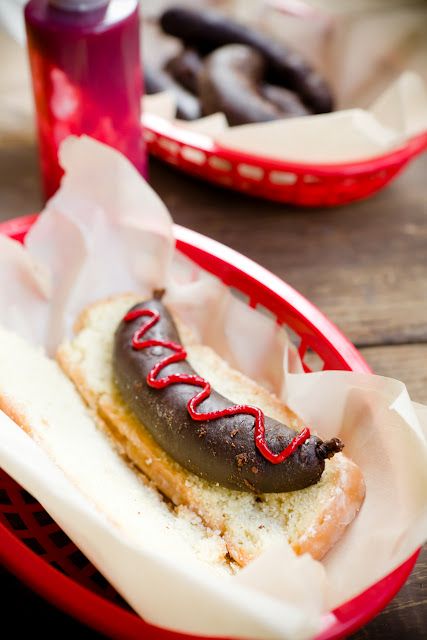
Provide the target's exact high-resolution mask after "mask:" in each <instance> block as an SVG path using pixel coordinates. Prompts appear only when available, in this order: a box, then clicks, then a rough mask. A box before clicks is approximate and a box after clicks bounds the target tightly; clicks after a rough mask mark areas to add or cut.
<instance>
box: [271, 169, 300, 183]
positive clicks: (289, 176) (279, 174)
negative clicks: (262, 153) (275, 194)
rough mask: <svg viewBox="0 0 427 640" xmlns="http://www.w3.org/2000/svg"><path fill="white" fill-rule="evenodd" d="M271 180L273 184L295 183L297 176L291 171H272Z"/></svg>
mask: <svg viewBox="0 0 427 640" xmlns="http://www.w3.org/2000/svg"><path fill="white" fill-rule="evenodd" d="M269 177H270V182H272V183H273V184H295V182H296V181H297V176H296V174H295V173H290V172H289V171H271V173H270V176H269Z"/></svg>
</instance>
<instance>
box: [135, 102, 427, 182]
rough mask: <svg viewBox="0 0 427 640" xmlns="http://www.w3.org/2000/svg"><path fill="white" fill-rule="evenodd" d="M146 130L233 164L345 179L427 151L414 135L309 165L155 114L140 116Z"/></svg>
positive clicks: (426, 138)
mask: <svg viewBox="0 0 427 640" xmlns="http://www.w3.org/2000/svg"><path fill="white" fill-rule="evenodd" d="M141 121H142V125H143V128H144V129H146V130H148V131H150V132H151V133H154V134H155V135H158V136H162V137H166V138H169V139H170V140H173V141H175V142H178V143H179V144H182V145H186V146H189V147H193V148H195V149H198V150H200V151H203V152H206V153H209V154H212V155H217V156H219V157H220V158H222V159H224V160H229V161H230V162H239V163H247V164H254V165H261V166H263V167H265V166H268V167H269V168H270V169H272V170H277V171H284V172H290V173H292V172H295V173H307V174H315V175H318V176H325V177H327V176H337V175H340V176H341V177H343V178H346V177H347V178H348V177H354V176H359V175H362V174H367V173H376V172H380V171H383V170H385V169H387V168H389V167H391V166H396V165H397V166H399V165H402V164H404V163H406V162H407V161H408V160H410V159H411V158H413V157H415V156H416V155H418V154H420V153H422V152H423V151H425V150H427V131H424V132H421V133H418V134H416V135H414V136H411V137H410V138H409V139H408V140H407V141H406V142H405V143H403V144H402V145H399V146H398V147H397V148H395V149H392V150H391V151H388V152H386V153H383V154H379V155H377V156H374V157H372V158H368V159H366V160H358V161H354V162H335V163H333V162H331V163H309V162H296V161H292V160H278V159H277V158H273V157H269V156H268V155H260V154H255V153H253V154H252V153H248V152H240V151H234V150H232V149H229V148H228V147H222V146H220V145H219V144H217V143H216V142H215V141H214V139H213V138H212V137H211V136H209V135H207V134H205V133H200V132H199V131H193V130H191V129H185V128H184V127H180V126H177V125H176V124H175V123H174V122H173V121H170V120H167V119H166V118H162V117H161V116H158V115H156V114H154V113H147V112H146V113H144V114H143V115H142V117H141Z"/></svg>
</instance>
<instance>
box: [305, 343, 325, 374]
mask: <svg viewBox="0 0 427 640" xmlns="http://www.w3.org/2000/svg"><path fill="white" fill-rule="evenodd" d="M304 364H305V366H306V369H308V370H310V371H322V370H323V369H324V367H325V363H324V361H323V360H322V358H321V357H320V356H319V355H318V354H317V353H316V352H315V351H313V349H311V348H310V347H309V348H308V349H307V351H306V352H305V354H304Z"/></svg>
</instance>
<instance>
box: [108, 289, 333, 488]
mask: <svg viewBox="0 0 427 640" xmlns="http://www.w3.org/2000/svg"><path fill="white" fill-rule="evenodd" d="M136 309H150V310H152V311H156V312H158V313H159V314H160V319H159V321H158V322H157V324H155V325H154V326H153V327H152V328H151V329H149V330H148V331H147V333H146V334H145V335H144V339H155V340H172V341H173V342H176V343H179V342H180V340H179V335H178V331H177V329H176V326H175V324H174V322H173V320H172V317H171V315H170V314H169V312H168V310H167V309H166V307H165V306H164V305H163V303H162V302H161V301H160V300H159V299H153V300H150V301H148V302H143V303H141V304H138V305H136V306H135V307H133V308H132V310H136ZM140 326H141V318H137V319H135V320H131V321H124V320H123V321H122V322H121V323H120V325H119V326H118V328H117V330H116V333H115V338H114V349H113V369H114V378H115V383H116V385H117V388H118V390H119V392H120V393H121V395H122V397H123V399H124V401H125V403H126V404H127V405H128V407H129V408H130V409H131V411H132V412H133V413H134V414H135V416H136V417H137V418H138V420H139V421H140V422H141V424H142V425H144V427H145V428H146V429H147V430H148V431H149V432H150V433H151V435H152V436H153V437H154V439H155V440H156V442H157V443H158V444H159V445H160V446H161V447H162V448H163V449H164V450H165V451H166V452H167V453H168V454H169V455H170V456H171V457H172V458H173V459H174V460H176V461H177V462H178V463H179V464H181V465H182V466H183V467H184V468H185V469H187V470H188V471H190V472H192V473H194V474H196V475H197V476H199V477H200V478H203V479H204V480H207V481H208V482H212V483H218V484H219V485H221V486H223V487H228V488H229V489H236V490H239V491H246V492H255V493H272V492H274V493H279V492H285V491H295V490H298V489H303V488H305V487H308V486H310V485H312V484H315V483H316V482H318V480H319V479H320V477H321V475H322V473H323V470H324V466H325V459H326V458H329V457H331V456H332V455H334V453H336V452H337V451H341V449H342V447H343V445H342V443H341V442H340V441H339V440H337V439H333V440H330V441H328V442H322V441H321V440H320V439H319V438H318V437H316V436H311V437H310V438H309V439H308V440H306V441H305V442H304V444H303V445H301V446H300V447H298V449H297V450H296V451H295V452H294V453H293V454H292V455H291V456H290V457H289V458H288V459H287V460H285V461H284V462H282V463H280V464H272V463H271V462H269V461H268V460H266V459H265V458H264V457H263V456H262V455H261V454H260V453H259V451H258V449H257V448H256V446H255V443H254V418H253V417H252V416H250V415H246V414H244V415H237V416H229V417H225V418H218V419H214V420H208V421H202V422H199V421H195V420H193V419H192V418H191V416H190V414H189V412H188V410H187V403H188V401H189V400H190V399H191V398H193V397H194V396H195V395H196V393H197V389H196V388H195V387H194V386H191V385H189V384H182V383H179V384H173V385H170V386H168V387H166V388H164V389H161V390H160V389H159V390H157V389H153V388H152V387H150V386H149V385H148V384H147V381H146V379H147V375H148V373H149V372H150V371H151V370H152V368H153V367H154V365H156V364H157V363H159V361H161V360H163V359H164V358H165V357H166V356H169V355H170V354H171V351H170V349H167V348H165V347H157V346H154V347H148V348H144V349H142V350H136V349H134V347H133V346H132V338H133V336H134V334H135V332H136V330H137V329H138V328H139V327H140ZM176 373H180V374H182V373H185V374H190V375H191V374H193V375H194V374H195V372H194V370H193V369H192V367H191V366H190V365H189V363H188V362H187V361H186V360H184V361H182V362H177V363H175V364H170V365H168V366H166V367H165V368H164V369H162V371H161V374H160V377H164V376H166V375H170V374H176ZM232 405H233V403H232V402H231V400H228V399H227V398H225V397H224V396H222V395H220V394H219V393H217V392H215V391H214V390H212V392H211V395H210V397H209V398H207V399H206V400H204V401H203V403H202V404H201V411H203V412H210V411H218V410H220V409H225V408H228V407H230V406H232ZM265 427H266V441H267V444H268V446H269V448H270V450H271V451H273V452H274V453H279V452H280V451H282V450H283V449H284V448H285V447H286V446H288V445H289V443H290V442H291V441H292V440H293V438H294V437H295V435H296V432H295V431H294V430H293V429H291V428H289V427H287V426H285V425H284V424H281V423H280V422H278V421H277V420H273V419H271V418H266V420H265Z"/></svg>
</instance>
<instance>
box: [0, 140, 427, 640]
mask: <svg viewBox="0 0 427 640" xmlns="http://www.w3.org/2000/svg"><path fill="white" fill-rule="evenodd" d="M35 155H36V154H35V148H34V144H33V142H32V140H31V137H30V138H27V137H25V138H23V139H20V138H14V139H10V140H9V142H7V144H3V145H2V146H0V195H1V197H0V220H5V219H7V218H9V217H13V216H17V215H22V214H25V213H30V212H33V211H37V210H39V208H40V205H41V202H40V197H39V192H38V174H37V166H36V157H35ZM151 164H152V166H151V180H152V184H153V186H154V188H155V189H156V191H157V192H158V193H159V194H160V196H161V197H162V198H163V200H164V201H165V202H166V204H167V206H168V207H169V210H170V211H171V213H172V216H173V218H174V220H175V222H177V223H179V224H182V225H185V226H187V227H190V228H192V229H196V230H197V231H200V232H201V233H204V234H206V235H209V236H211V237H213V238H215V239H217V240H219V241H221V242H223V243H225V244H227V245H229V246H231V247H233V248H234V249H237V250H238V251H241V252H242V253H244V254H246V255H248V256H249V257H251V258H253V259H254V260H256V261H257V262H259V263H260V264H262V265H263V266H265V267H267V268H268V269H270V270H271V271H272V272H273V273H275V274H277V275H278V276H280V277H281V278H283V279H284V280H286V281H287V282H289V283H290V284H291V285H293V286H294V287H296V288H297V289H298V290H299V291H300V292H301V293H303V294H304V295H305V296H307V297H308V298H309V299H310V300H311V301H312V302H314V303H315V304H316V305H318V307H320V309H322V310H323V311H324V312H325V313H326V314H327V315H328V316H329V318H330V319H331V320H333V321H334V322H335V323H336V324H337V325H338V326H339V327H340V328H341V329H342V331H343V332H344V333H345V334H346V335H347V336H348V337H349V338H350V339H351V340H352V341H353V342H354V343H355V344H356V345H357V346H358V347H359V348H360V350H361V352H362V354H363V355H364V357H365V358H366V360H367V361H368V362H369V363H370V365H371V366H372V368H373V369H374V371H375V372H376V373H379V374H383V375H387V376H394V377H397V378H400V379H401V380H403V381H405V382H406V383H407V385H408V388H409V390H410V393H411V395H412V397H413V399H414V400H417V401H420V402H424V403H427V181H426V175H427V156H424V157H423V158H420V159H419V160H417V161H416V162H415V163H414V164H413V165H412V166H411V167H410V168H409V169H408V170H407V171H406V172H405V173H404V175H402V176H401V177H400V179H399V180H398V181H397V182H396V183H395V184H393V185H391V186H390V187H389V188H388V189H387V190H385V191H384V192H383V193H380V194H378V195H377V196H376V197H374V198H372V199H370V200H367V201H365V202H361V203H357V204H353V205H351V206H346V207H343V208H338V209H329V210H328V209H324V210H316V209H314V210H308V209H296V208H294V207H289V206H284V205H279V204H273V203H268V202H263V201H255V200H250V199H248V198H246V197H244V196H242V195H239V194H236V193H233V192H230V191H225V190H224V191H222V190H218V189H216V188H214V187H212V186H209V185H207V184H205V183H202V182H198V181H196V180H193V179H191V178H189V177H187V176H184V175H181V174H179V173H176V172H175V171H173V170H171V169H169V168H167V167H165V166H163V165H161V164H159V163H157V162H152V163H151ZM0 584H1V585H2V586H3V589H2V593H3V594H5V595H3V602H2V604H3V614H2V615H3V624H5V617H6V618H8V617H9V618H10V620H13V624H14V629H15V630H16V631H19V630H21V631H25V629H26V627H27V625H28V622H27V621H28V620H31V621H32V622H31V627H32V629H33V630H42V629H43V630H44V631H45V632H46V633H47V637H49V635H50V633H51V634H52V635H53V634H59V633H60V632H61V631H64V630H65V629H67V630H69V631H70V632H72V631H75V633H76V635H77V637H79V638H96V637H98V636H97V634H95V633H93V632H92V631H90V630H87V629H83V628H82V627H81V626H80V625H79V624H78V623H77V622H74V621H72V620H71V619H69V618H68V617H67V616H65V615H64V614H62V613H59V612H57V611H54V610H53V609H52V607H50V605H47V604H46V603H44V601H42V600H41V599H40V598H38V596H35V595H34V594H32V593H31V592H30V591H29V590H27V589H26V588H25V587H24V586H23V585H21V584H20V583H19V581H17V580H16V579H15V578H14V577H12V576H9V575H8V574H7V573H5V572H4V571H3V572H2V573H0ZM21 611H25V612H26V614H25V617H23V616H22V615H20V612H21ZM426 634H427V549H424V551H423V553H422V554H421V556H420V558H419V560H418V563H417V565H416V568H415V570H414V572H413V574H412V575H411V577H410V579H409V580H408V582H407V584H406V585H405V586H404V588H403V589H402V591H401V592H400V593H399V594H398V596H397V597H396V598H395V599H394V601H393V602H392V603H391V604H390V605H389V606H388V607H387V609H386V610H385V611H383V612H382V613H381V614H380V615H379V616H378V617H377V618H376V619H375V620H374V621H372V622H371V623H370V624H368V625H367V626H366V627H365V628H364V629H362V630H361V631H359V632H358V633H357V634H355V635H354V636H353V638H354V640H356V639H357V640H362V638H363V639H367V640H386V639H387V640H402V639H406V638H407V639H408V640H409V639H411V640H421V639H422V638H425V637H426Z"/></svg>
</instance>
